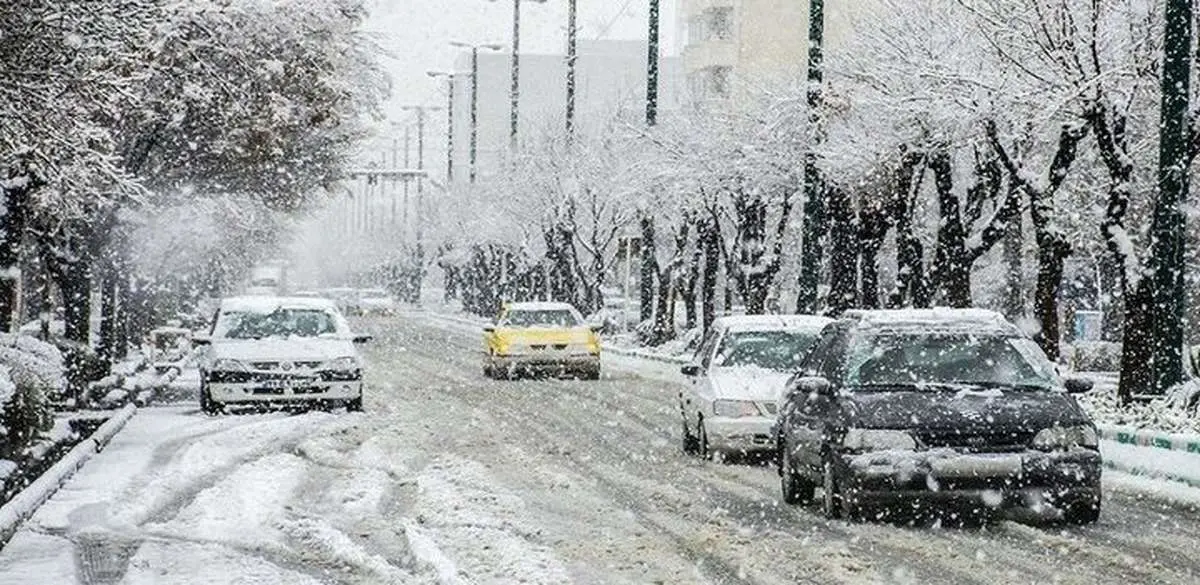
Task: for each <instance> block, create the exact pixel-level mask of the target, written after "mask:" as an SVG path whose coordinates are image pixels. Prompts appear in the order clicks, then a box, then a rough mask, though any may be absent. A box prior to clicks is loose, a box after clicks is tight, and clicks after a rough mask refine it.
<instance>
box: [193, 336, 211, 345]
mask: <svg viewBox="0 0 1200 585" xmlns="http://www.w3.org/2000/svg"><path fill="white" fill-rule="evenodd" d="M192 345H212V338H211V337H209V336H207V335H193V336H192Z"/></svg>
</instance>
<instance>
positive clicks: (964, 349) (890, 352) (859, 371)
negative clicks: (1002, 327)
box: [846, 332, 1054, 390]
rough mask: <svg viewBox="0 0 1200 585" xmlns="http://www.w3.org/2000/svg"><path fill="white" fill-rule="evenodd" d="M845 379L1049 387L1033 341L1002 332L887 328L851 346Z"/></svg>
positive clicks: (1049, 370)
mask: <svg viewBox="0 0 1200 585" xmlns="http://www.w3.org/2000/svg"><path fill="white" fill-rule="evenodd" d="M846 383H847V385H849V386H855V387H860V388H872V387H875V388H888V387H896V386H903V387H917V388H929V389H933V390H937V389H941V388H945V387H946V386H982V387H989V388H990V387H1012V388H1044V389H1050V388H1052V387H1054V370H1053V367H1052V366H1051V365H1050V362H1049V361H1048V360H1047V359H1046V357H1045V355H1044V354H1043V353H1042V351H1041V349H1039V348H1038V347H1037V344H1035V343H1034V342H1033V341H1031V340H1029V339H1026V338H1023V337H1017V336H1008V335H974V334H957V333H955V334H940V333H928V332H920V333H889V334H880V335H869V336H862V337H859V338H858V339H857V340H856V342H855V343H854V344H853V345H852V347H851V351H850V358H849V363H848V364H847V368H846Z"/></svg>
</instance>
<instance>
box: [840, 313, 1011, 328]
mask: <svg viewBox="0 0 1200 585" xmlns="http://www.w3.org/2000/svg"><path fill="white" fill-rule="evenodd" d="M846 317H848V318H851V319H857V320H858V321H859V323H860V324H861V325H862V326H865V327H876V328H884V329H937V330H944V329H955V330H963V329H967V330H972V331H994V332H998V333H1020V330H1019V329H1018V328H1017V326H1016V325H1013V324H1012V323H1010V322H1009V321H1008V320H1007V319H1005V318H1004V316H1003V315H1001V314H1000V313H997V312H995V311H990V310H987V309H951V308H946V307H936V308H933V309H891V310H879V311H847V312H846Z"/></svg>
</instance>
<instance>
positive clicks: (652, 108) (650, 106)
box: [646, 0, 659, 126]
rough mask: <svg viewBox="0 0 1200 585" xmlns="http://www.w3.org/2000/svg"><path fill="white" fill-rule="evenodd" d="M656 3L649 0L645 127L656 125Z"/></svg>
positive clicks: (655, 0)
mask: <svg viewBox="0 0 1200 585" xmlns="http://www.w3.org/2000/svg"><path fill="white" fill-rule="evenodd" d="M658 2H659V0H650V32H649V35H648V36H647V40H648V42H647V46H648V49H647V51H646V53H647V55H646V60H647V63H646V125H647V126H654V125H655V124H658V16H659V10H658Z"/></svg>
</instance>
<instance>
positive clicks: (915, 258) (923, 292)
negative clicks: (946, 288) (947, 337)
mask: <svg viewBox="0 0 1200 585" xmlns="http://www.w3.org/2000/svg"><path fill="white" fill-rule="evenodd" d="M908 157H916V160H915V162H912V163H911V164H908V163H907V161H906V164H904V165H901V168H900V171H899V172H898V173H897V181H896V192H895V195H894V197H895V199H894V200H893V209H894V211H893V214H892V217H894V218H895V221H896V266H897V274H896V287H897V291H896V294H895V295H893V299H892V302H891V303H890V304H891V305H892V306H893V307H904V306H911V307H918V308H924V307H928V306H929V302H930V298H929V292H928V288H927V286H926V282H925V266H924V259H925V249H924V246H922V245H921V240H919V239H917V236H916V233H915V232H914V230H913V213H914V209H913V208H914V207H915V205H914V204H913V203H914V199H915V197H916V194H917V193H918V192H919V191H920V189H921V180H922V178H923V177H924V175H925V169H924V167H923V164H924V158H925V157H924V155H921V154H916V153H908V154H906V159H907V158H908Z"/></svg>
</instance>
